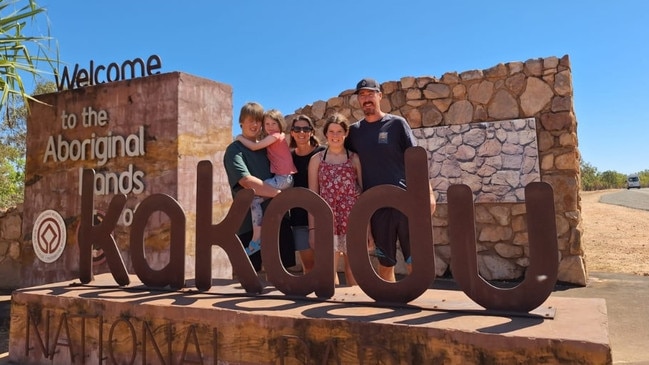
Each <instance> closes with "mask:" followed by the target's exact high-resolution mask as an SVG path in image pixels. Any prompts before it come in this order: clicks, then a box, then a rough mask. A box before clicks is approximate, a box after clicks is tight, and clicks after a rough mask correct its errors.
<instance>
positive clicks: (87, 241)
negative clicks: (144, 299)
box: [77, 169, 130, 285]
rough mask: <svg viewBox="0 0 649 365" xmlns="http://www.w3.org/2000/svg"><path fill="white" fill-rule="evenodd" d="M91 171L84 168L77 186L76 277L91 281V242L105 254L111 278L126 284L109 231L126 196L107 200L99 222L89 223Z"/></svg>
mask: <svg viewBox="0 0 649 365" xmlns="http://www.w3.org/2000/svg"><path fill="white" fill-rule="evenodd" d="M94 181H95V171H94V170H91V169H84V170H83V176H82V187H81V222H80V224H79V233H78V235H77V241H78V242H79V279H80V280H81V282H82V283H83V284H88V283H89V282H91V281H92V279H93V275H92V245H93V244H94V245H97V246H99V247H100V248H101V249H102V250H103V251H104V255H106V261H107V262H108V267H109V269H110V272H111V274H113V278H115V281H116V282H117V284H119V285H128V284H129V283H130V279H129V277H128V272H127V271H126V265H124V260H123V259H122V255H121V254H120V253H119V250H118V249H117V244H116V243H115V238H114V237H113V235H112V232H113V231H114V230H115V226H116V225H117V220H118V219H119V215H120V214H121V213H122V209H124V205H126V195H124V194H117V195H115V196H114V197H113V199H111V201H110V204H109V205H108V210H107V211H106V215H105V216H104V219H103V221H102V222H101V223H100V224H98V225H93V217H94V214H93V210H94V201H93V199H94Z"/></svg>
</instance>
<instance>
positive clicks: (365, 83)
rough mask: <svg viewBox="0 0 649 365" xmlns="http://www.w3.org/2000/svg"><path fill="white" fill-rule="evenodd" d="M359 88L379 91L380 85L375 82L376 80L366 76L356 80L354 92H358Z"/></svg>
mask: <svg viewBox="0 0 649 365" xmlns="http://www.w3.org/2000/svg"><path fill="white" fill-rule="evenodd" d="M361 90H373V91H378V92H381V86H380V85H379V83H378V82H376V80H374V79H369V78H366V79H362V80H361V81H359V82H358V84H356V92H355V93H354V94H358V92H359V91H361Z"/></svg>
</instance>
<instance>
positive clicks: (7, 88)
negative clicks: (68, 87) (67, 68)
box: [0, 0, 58, 209]
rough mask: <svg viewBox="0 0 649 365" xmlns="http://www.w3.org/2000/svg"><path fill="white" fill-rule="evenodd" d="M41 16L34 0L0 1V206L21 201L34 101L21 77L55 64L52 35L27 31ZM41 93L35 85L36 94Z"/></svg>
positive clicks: (45, 70)
mask: <svg viewBox="0 0 649 365" xmlns="http://www.w3.org/2000/svg"><path fill="white" fill-rule="evenodd" d="M40 16H45V8H42V7H39V6H38V4H37V3H36V1H35V0H0V115H2V116H4V118H3V121H2V124H1V125H0V143H1V144H0V209H5V208H7V207H9V206H13V205H15V204H17V203H20V202H22V200H23V188H24V168H25V132H26V129H25V125H26V118H27V115H28V113H29V103H28V102H27V101H28V100H36V99H34V98H33V97H32V96H31V95H29V94H28V93H27V92H26V91H25V83H24V81H23V76H27V75H31V76H32V77H34V78H36V76H41V75H46V74H50V73H51V74H54V73H55V72H56V69H57V65H58V61H57V62H55V61H53V60H52V59H51V58H50V57H49V56H48V53H49V48H48V47H46V44H48V43H49V41H50V40H51V38H50V37H49V36H42V35H31V34H30V33H31V32H27V30H33V29H36V28H37V27H33V28H30V27H28V25H36V22H37V18H38V17H40ZM35 33H37V32H35ZM48 33H49V27H48ZM56 54H57V57H56V59H57V60H58V53H56ZM43 64H44V67H43V68H40V66H41V65H43ZM52 84H54V83H52ZM54 85H55V84H54ZM42 87H44V88H46V90H49V89H51V86H42ZM41 92H44V91H39V90H38V86H37V89H36V91H35V93H41Z"/></svg>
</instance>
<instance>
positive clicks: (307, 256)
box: [298, 248, 315, 274]
mask: <svg viewBox="0 0 649 365" xmlns="http://www.w3.org/2000/svg"><path fill="white" fill-rule="evenodd" d="M298 253H299V254H300V261H302V273H304V274H308V273H309V272H311V270H313V265H315V259H314V256H313V249H311V248H309V249H308V250H302V251H298Z"/></svg>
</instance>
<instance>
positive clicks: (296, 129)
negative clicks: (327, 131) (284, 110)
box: [291, 127, 313, 133]
mask: <svg viewBox="0 0 649 365" xmlns="http://www.w3.org/2000/svg"><path fill="white" fill-rule="evenodd" d="M291 130H292V131H293V132H295V133H300V132H304V133H309V132H311V131H312V130H313V129H311V127H293V128H291Z"/></svg>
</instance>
